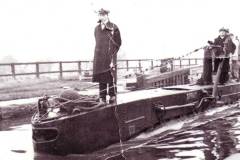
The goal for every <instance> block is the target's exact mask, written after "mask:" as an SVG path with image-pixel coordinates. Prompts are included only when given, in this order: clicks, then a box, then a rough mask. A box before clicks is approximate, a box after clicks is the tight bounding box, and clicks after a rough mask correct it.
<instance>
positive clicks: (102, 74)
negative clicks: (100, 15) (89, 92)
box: [93, 22, 122, 83]
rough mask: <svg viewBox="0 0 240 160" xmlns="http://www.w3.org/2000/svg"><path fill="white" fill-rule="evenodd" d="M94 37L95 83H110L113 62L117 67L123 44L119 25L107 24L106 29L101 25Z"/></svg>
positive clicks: (96, 29) (98, 26) (97, 27)
mask: <svg viewBox="0 0 240 160" xmlns="http://www.w3.org/2000/svg"><path fill="white" fill-rule="evenodd" d="M94 36H95V41H96V46H95V51H94V59H93V82H101V83H109V82H111V81H112V80H111V78H110V77H109V74H108V73H109V72H110V64H111V62H113V64H114V66H115V68H116V67H117V66H116V65H117V64H116V62H117V52H118V50H119V48H120V46H121V43H122V41H121V35H120V31H119V29H118V27H117V25H115V24H113V23H111V22H107V24H106V26H105V28H104V29H102V28H101V24H99V25H97V26H96V28H95V32H94ZM115 71H116V69H115Z"/></svg>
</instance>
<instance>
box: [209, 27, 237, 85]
mask: <svg viewBox="0 0 240 160" xmlns="http://www.w3.org/2000/svg"><path fill="white" fill-rule="evenodd" d="M228 33H229V30H228V29H226V28H221V29H220V30H219V36H218V37H217V38H216V39H215V40H214V42H213V45H216V46H220V47H216V48H214V49H213V52H214V56H215V58H214V72H217V70H218V67H219V64H220V63H221V62H223V67H222V72H221V75H220V80H219V83H220V84H224V83H226V82H227V81H228V80H229V74H228V72H229V69H230V64H229V60H230V57H229V54H230V53H234V51H235V49H236V46H235V44H234V43H233V41H232V39H231V37H230V36H229V35H228Z"/></svg>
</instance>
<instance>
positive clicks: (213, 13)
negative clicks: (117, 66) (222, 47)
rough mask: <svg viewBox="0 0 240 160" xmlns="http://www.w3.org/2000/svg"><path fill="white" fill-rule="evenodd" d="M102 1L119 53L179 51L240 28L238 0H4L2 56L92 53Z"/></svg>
mask: <svg viewBox="0 0 240 160" xmlns="http://www.w3.org/2000/svg"><path fill="white" fill-rule="evenodd" d="M102 7H103V8H106V9H109V10H110V12H111V13H110V15H109V16H110V20H112V21H113V22H114V23H116V24H117V25H118V26H119V28H120V31H121V34H122V40H123V45H122V48H121V50H120V52H119V54H121V55H125V56H126V57H127V58H164V57H177V56H179V55H182V54H184V53H187V52H189V51H192V50H193V49H195V48H198V47H201V46H202V45H205V44H206V41H207V40H212V39H213V38H214V37H216V36H217V35H218V29H219V28H220V27H222V26H225V27H228V28H229V29H230V31H231V32H233V33H234V34H236V35H239V34H240V23H239V22H238V19H239V18H238V16H239V15H240V14H239V12H240V11H239V2H238V0H118V1H117V0H2V1H0V22H1V25H0V59H1V58H2V57H4V56H6V55H12V56H13V57H15V58H16V59H18V60H19V61H37V60H81V59H91V58H92V57H93V51H94V37H93V31H94V27H95V26H96V24H97V23H96V22H97V15H96V13H94V11H95V10H97V9H99V8H102ZM200 54H201V52H199V53H197V54H195V55H193V56H199V55H200Z"/></svg>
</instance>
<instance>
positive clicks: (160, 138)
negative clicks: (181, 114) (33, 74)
mask: <svg viewBox="0 0 240 160" xmlns="http://www.w3.org/2000/svg"><path fill="white" fill-rule="evenodd" d="M29 120H30V119H29V118H27V119H21V120H16V121H1V122H0V142H1V145H0V155H1V160H2V159H3V160H9V159H13V160H14V159H17V160H48V159H51V160H121V159H127V160H158V159H161V160H180V159H181V160H182V159H183V160H202V159H206V160H215V159H219V160H222V159H225V158H226V159H227V160H228V159H232V157H234V158H235V159H236V157H238V158H237V159H240V158H239V157H240V154H238V153H240V107H239V106H238V105H237V104H235V105H232V106H231V107H229V106H225V107H221V108H214V109H211V110H209V111H207V112H204V113H200V114H197V115H192V116H190V117H185V118H181V119H178V120H173V121H169V122H166V123H165V124H164V125H163V126H158V127H157V128H155V129H154V130H152V131H148V132H145V133H143V134H141V135H139V136H137V137H136V138H134V139H131V140H129V141H127V142H125V143H124V144H123V146H122V147H121V146H120V145H119V144H115V145H112V146H109V147H108V148H105V149H103V150H99V151H96V152H94V153H92V154H85V155H79V154H71V155H67V156H56V155H48V154H37V153H34V152H33V148H32V140H31V126H30V124H29ZM121 150H122V151H123V152H121ZM227 157H228V158H227Z"/></svg>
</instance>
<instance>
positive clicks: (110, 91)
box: [108, 82, 117, 97]
mask: <svg viewBox="0 0 240 160" xmlns="http://www.w3.org/2000/svg"><path fill="white" fill-rule="evenodd" d="M116 92H117V87H116V85H115V84H114V83H113V82H110V83H109V84H108V94H109V96H110V97H113V96H116Z"/></svg>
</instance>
